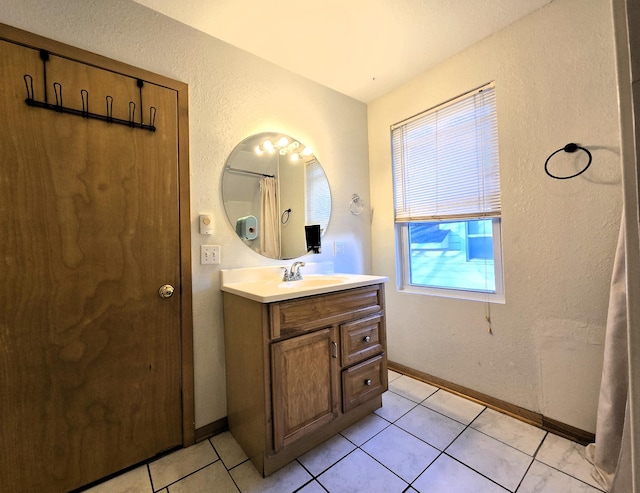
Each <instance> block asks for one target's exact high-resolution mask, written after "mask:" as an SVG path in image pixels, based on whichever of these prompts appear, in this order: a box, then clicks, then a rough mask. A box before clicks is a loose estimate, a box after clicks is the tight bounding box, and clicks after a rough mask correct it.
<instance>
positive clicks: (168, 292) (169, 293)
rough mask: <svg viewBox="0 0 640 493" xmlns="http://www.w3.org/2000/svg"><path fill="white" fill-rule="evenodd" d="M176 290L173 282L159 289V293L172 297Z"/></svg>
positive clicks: (161, 295)
mask: <svg viewBox="0 0 640 493" xmlns="http://www.w3.org/2000/svg"><path fill="white" fill-rule="evenodd" d="M174 291H175V288H174V287H173V286H172V285H171V284H165V285H164V286H161V287H160V289H158V294H159V295H160V298H171V297H172V296H173V292H174Z"/></svg>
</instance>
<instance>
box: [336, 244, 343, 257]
mask: <svg viewBox="0 0 640 493" xmlns="http://www.w3.org/2000/svg"><path fill="white" fill-rule="evenodd" d="M333 255H334V256H335V257H337V256H339V255H344V241H336V242H334V244H333Z"/></svg>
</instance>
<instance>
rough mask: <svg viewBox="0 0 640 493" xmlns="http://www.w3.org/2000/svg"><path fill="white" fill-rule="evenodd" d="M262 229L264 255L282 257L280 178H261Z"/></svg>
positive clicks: (261, 237)
mask: <svg viewBox="0 0 640 493" xmlns="http://www.w3.org/2000/svg"><path fill="white" fill-rule="evenodd" d="M260 191H261V202H262V203H261V206H262V207H261V217H260V223H261V224H262V229H261V233H260V249H261V251H262V255H265V256H267V257H271V258H280V225H279V220H280V216H279V214H278V180H277V178H271V177H264V178H262V179H261V180H260Z"/></svg>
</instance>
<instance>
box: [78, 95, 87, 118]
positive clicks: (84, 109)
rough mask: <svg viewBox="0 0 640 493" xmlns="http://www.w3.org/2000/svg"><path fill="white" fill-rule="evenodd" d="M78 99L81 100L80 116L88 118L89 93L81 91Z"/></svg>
mask: <svg viewBox="0 0 640 493" xmlns="http://www.w3.org/2000/svg"><path fill="white" fill-rule="evenodd" d="M80 98H81V99H82V116H83V117H84V118H89V91H87V90H86V89H81V90H80Z"/></svg>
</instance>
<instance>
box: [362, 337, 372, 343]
mask: <svg viewBox="0 0 640 493" xmlns="http://www.w3.org/2000/svg"><path fill="white" fill-rule="evenodd" d="M362 340H363V341H364V342H369V341H371V336H364V337H363V338H362Z"/></svg>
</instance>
